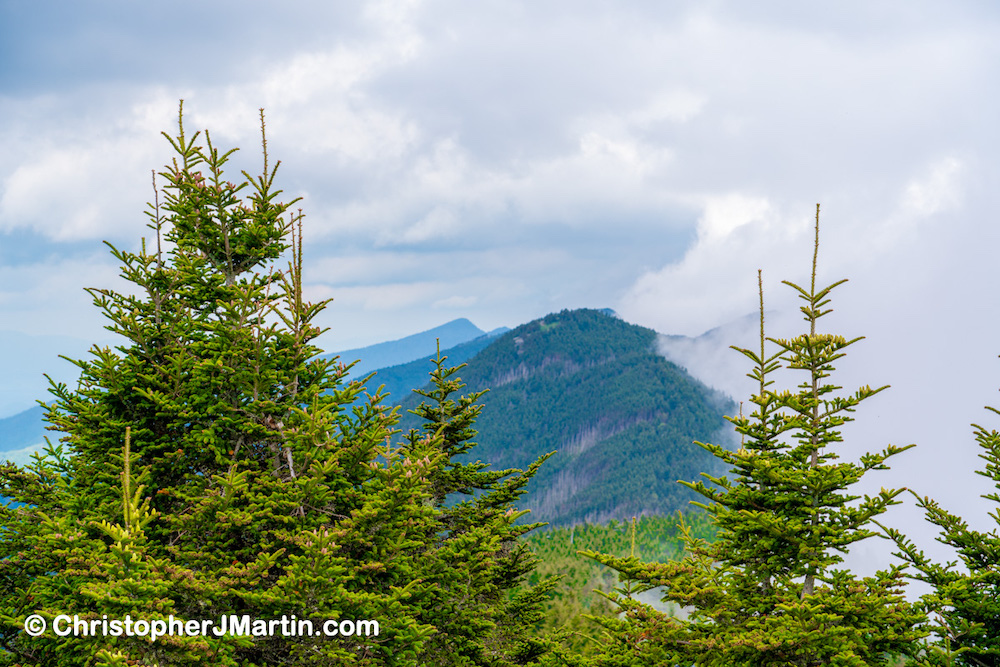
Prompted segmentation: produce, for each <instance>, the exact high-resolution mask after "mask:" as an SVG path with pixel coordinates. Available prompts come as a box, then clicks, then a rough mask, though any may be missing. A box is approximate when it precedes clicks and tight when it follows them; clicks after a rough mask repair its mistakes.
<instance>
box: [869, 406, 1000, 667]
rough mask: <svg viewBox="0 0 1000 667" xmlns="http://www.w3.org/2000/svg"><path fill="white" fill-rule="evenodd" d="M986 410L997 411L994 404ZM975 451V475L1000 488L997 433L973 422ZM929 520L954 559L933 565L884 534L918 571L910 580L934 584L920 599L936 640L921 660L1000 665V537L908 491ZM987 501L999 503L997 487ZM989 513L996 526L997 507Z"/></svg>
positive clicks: (895, 535) (898, 537)
mask: <svg viewBox="0 0 1000 667" xmlns="http://www.w3.org/2000/svg"><path fill="white" fill-rule="evenodd" d="M986 409H987V410H989V411H991V412H994V413H998V411H997V409H996V408H992V407H989V406H987V408H986ZM972 426H973V428H974V429H975V437H976V443H977V444H978V445H979V447H980V448H981V449H982V450H983V452H982V453H981V454H980V455H979V457H980V458H981V459H983V460H984V461H985V462H986V465H985V467H984V469H983V470H977V471H976V473H977V474H979V475H982V476H984V477H987V478H989V479H990V480H992V481H993V482H994V484H995V487H996V489H997V490H998V491H1000V432H998V431H997V430H996V429H987V428H985V427H983V426H980V425H978V424H973V425H972ZM911 493H913V495H914V496H915V497H916V499H917V504H918V505H919V506H920V507H921V508H922V509H923V510H924V512H925V516H926V518H927V521H929V522H930V523H932V524H934V525H935V526H936V527H937V528H938V530H939V533H938V537H937V540H938V541H939V542H941V543H942V544H946V545H948V546H949V547H951V548H952V549H954V550H955V553H956V555H957V556H958V559H957V560H955V561H951V562H948V563H937V562H934V561H933V560H931V559H930V558H929V557H928V556H927V554H925V553H924V552H923V551H922V550H921V549H919V548H918V547H917V546H916V544H914V543H913V542H912V541H911V540H909V539H908V538H906V537H905V536H904V535H903V534H902V533H900V532H899V531H897V530H894V529H891V528H887V529H886V532H887V534H888V535H889V537H891V538H892V539H893V540H894V541H895V543H896V545H897V546H898V547H899V551H898V552H897V554H896V555H897V556H899V557H900V558H902V559H903V560H904V561H905V562H906V563H908V564H909V565H911V566H912V568H913V569H914V570H916V574H914V575H913V576H914V578H915V579H917V580H920V581H924V582H926V583H928V584H930V585H931V586H932V587H933V590H932V591H931V592H930V593H927V594H925V595H924V596H922V598H921V603H922V605H923V608H924V611H925V612H926V613H927V614H928V616H929V617H930V618H931V619H933V621H934V622H933V623H931V624H930V625H929V627H930V629H931V631H932V632H933V634H934V635H935V637H936V641H935V642H933V643H932V644H930V645H928V646H927V647H926V650H925V652H924V654H923V655H922V656H921V660H920V664H925V665H965V666H968V667H996V666H997V665H1000V569H998V568H1000V535H998V534H997V531H996V530H991V531H989V532H982V531H978V530H973V529H971V528H970V527H969V524H968V522H966V521H965V520H964V519H962V518H961V517H959V516H958V515H956V514H953V513H951V512H949V511H948V510H946V509H944V508H943V507H941V505H940V504H939V503H937V502H936V501H934V500H932V499H931V498H929V497H926V496H925V497H920V496H918V495H917V494H916V493H914V492H912V491H911ZM983 498H985V499H986V500H989V501H991V502H992V503H996V504H1000V494H998V493H997V492H996V491H994V492H992V493H988V494H985V495H984V496H983ZM990 517H991V518H992V519H993V520H994V521H995V522H996V523H998V524H1000V511H998V510H993V511H992V512H990Z"/></svg>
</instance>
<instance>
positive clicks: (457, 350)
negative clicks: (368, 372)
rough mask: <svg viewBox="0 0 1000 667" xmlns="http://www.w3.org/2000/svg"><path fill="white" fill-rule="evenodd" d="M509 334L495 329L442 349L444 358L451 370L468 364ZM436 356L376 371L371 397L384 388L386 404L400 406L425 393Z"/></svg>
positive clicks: (370, 390)
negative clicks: (416, 392)
mask: <svg viewBox="0 0 1000 667" xmlns="http://www.w3.org/2000/svg"><path fill="white" fill-rule="evenodd" d="M506 331H509V329H506V328H503V329H494V330H493V331H491V332H489V333H488V334H486V335H485V336H480V337H479V338H475V339H473V340H470V341H467V342H464V343H459V344H458V345H455V346H454V347H450V348H448V349H442V350H441V355H442V356H443V357H447V362H446V363H447V365H448V366H457V365H459V364H463V363H466V362H467V361H469V360H470V359H472V358H473V357H475V356H476V355H477V354H479V352H480V351H481V350H483V349H484V348H486V346H488V345H489V344H490V343H492V342H493V340H494V339H495V338H496V337H497V336H499V335H501V334H503V333H505V332H506ZM435 353H436V350H435ZM434 356H435V354H426V355H424V356H423V357H421V358H420V359H416V360H414V361H411V362H409V363H405V364H399V365H397V366H389V367H388V368H380V369H378V370H376V371H375V375H374V376H373V377H372V378H371V379H370V380H368V382H367V384H366V386H367V387H368V390H369V392H370V393H374V392H375V391H376V390H377V389H378V388H379V386H383V385H384V392H385V393H387V394H388V396H387V397H386V402H387V403H388V404H390V405H399V404H400V403H402V402H403V401H405V400H407V399H408V398H409V397H410V396H411V395H412V393H413V390H414V389H423V388H424V387H426V386H427V385H428V384H430V373H431V371H432V370H434V364H433V363H432V362H431V359H433V358H434Z"/></svg>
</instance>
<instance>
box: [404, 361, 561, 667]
mask: <svg viewBox="0 0 1000 667" xmlns="http://www.w3.org/2000/svg"><path fill="white" fill-rule="evenodd" d="M445 361H447V357H442V356H441V350H440V345H439V346H438V353H437V356H436V357H435V358H434V359H433V360H432V362H433V364H434V369H433V370H432V371H431V374H430V376H431V384H430V387H428V388H427V389H424V390H419V389H418V390H414V391H415V392H416V393H417V394H418V395H420V396H423V397H424V399H425V400H424V401H423V402H422V403H421V404H420V405H419V406H418V407H417V408H416V409H415V410H412V411H411V412H412V413H413V414H415V415H417V416H418V417H420V418H422V419H423V420H424V423H423V426H422V429H421V431H417V430H415V429H413V430H411V431H410V432H409V433H408V434H407V441H408V445H407V446H406V447H404V451H406V450H408V449H410V448H414V449H416V448H418V447H419V446H420V444H421V443H422V442H423V443H430V444H432V445H433V446H434V447H435V449H437V450H438V451H440V452H441V454H442V460H443V461H444V464H443V465H442V466H441V467H439V468H437V469H435V470H434V471H433V472H432V474H431V476H430V491H431V497H432V501H433V504H434V507H435V509H436V510H437V511H438V518H437V521H438V526H437V528H436V531H437V538H436V542H435V548H434V549H433V550H431V551H429V552H428V554H427V556H428V559H427V560H426V561H425V563H427V564H430V563H432V562H434V561H436V564H435V565H431V567H432V568H435V567H440V568H448V567H450V565H449V564H450V563H453V562H473V561H474V562H478V563H479V567H477V568H474V569H469V570H468V571H467V572H466V573H465V576H464V577H463V578H459V579H456V580H455V581H454V582H451V583H450V584H449V585H448V586H444V587H441V588H439V589H438V590H437V591H435V598H436V599H434V601H433V604H432V605H430V606H429V607H427V608H426V613H425V616H423V618H425V619H426V620H427V622H429V623H431V624H432V625H434V626H435V627H444V628H449V630H448V632H446V633H443V634H442V635H440V636H439V638H438V639H436V640H432V641H431V642H430V643H431V645H432V646H434V647H435V648H434V650H435V651H436V653H435V654H434V655H433V660H431V661H430V663H429V664H434V665H441V666H442V667H443V666H445V665H460V664H496V665H504V664H510V665H515V664H516V665H521V664H530V663H531V662H533V661H534V660H535V659H536V658H538V657H539V656H541V655H542V654H543V653H544V652H545V650H546V649H547V646H548V642H547V641H545V640H544V639H540V638H537V637H535V636H534V635H535V633H534V628H535V626H536V625H537V624H538V622H539V620H540V617H541V609H542V605H543V603H544V601H545V599H546V597H547V595H548V594H549V592H550V591H551V590H552V588H553V587H554V586H555V581H554V580H547V581H543V582H541V583H539V584H538V585H535V586H527V585H524V581H525V579H526V577H527V575H529V574H530V573H531V572H532V571H533V569H534V567H535V564H536V561H537V558H536V557H535V556H534V555H533V554H532V553H531V551H530V550H529V549H528V547H527V546H526V545H525V544H524V543H523V542H521V541H519V539H518V538H520V537H521V536H522V535H524V534H525V533H527V532H529V531H531V530H533V529H535V528H537V527H538V526H540V525H541V524H521V525H515V522H516V521H517V520H518V519H519V518H521V517H522V516H524V515H525V514H527V511H520V512H518V511H515V510H514V509H513V502H514V501H515V500H516V499H517V498H518V497H519V496H521V495H522V494H523V493H524V490H525V485H526V484H527V483H528V481H529V480H530V479H531V478H532V477H533V476H534V475H535V473H536V471H537V470H538V468H539V467H540V466H541V465H542V463H543V462H544V461H545V460H546V459H547V458H549V457H550V456H552V454H548V455H546V456H543V457H541V458H539V459H538V460H537V461H535V462H534V463H532V464H531V465H530V466H529V467H528V468H527V469H526V470H524V471H521V470H518V469H509V470H488V467H489V466H488V465H487V464H485V463H483V462H482V461H478V460H477V461H474V462H469V461H468V460H467V459H468V458H469V457H470V454H471V452H472V450H473V449H474V448H475V446H476V443H475V442H473V438H475V437H476V431H475V421H476V418H477V417H478V415H479V413H480V412H481V411H482V409H483V406H482V405H480V404H477V403H476V401H477V400H478V399H479V398H480V397H481V396H482V395H483V394H484V393H485V391H479V392H473V393H471V394H467V395H464V396H459V397H458V399H457V400H455V399H454V398H452V396H453V395H454V394H456V393H458V392H459V391H460V390H461V389H462V388H463V387H464V386H465V385H464V384H463V383H462V381H461V379H460V378H459V377H458V375H457V374H458V372H459V371H460V370H461V369H462V368H463V367H464V366H465V364H461V365H459V366H453V367H446V366H445ZM487 545H488V546H487ZM484 547H486V548H485V553H483V552H484ZM477 551H478V552H480V555H478V556H477V554H476V552H477ZM482 556H485V558H483V557H482ZM459 601H461V602H459ZM484 638H485V639H486V641H485V642H483V641H482V640H483V639H484Z"/></svg>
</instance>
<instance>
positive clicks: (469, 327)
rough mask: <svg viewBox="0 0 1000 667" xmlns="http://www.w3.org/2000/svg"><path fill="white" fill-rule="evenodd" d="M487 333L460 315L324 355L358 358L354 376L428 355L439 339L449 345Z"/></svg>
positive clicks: (347, 360)
mask: <svg viewBox="0 0 1000 667" xmlns="http://www.w3.org/2000/svg"><path fill="white" fill-rule="evenodd" d="M484 335H486V332H485V331H483V330H482V329H480V328H479V327H477V326H476V325H475V324H473V323H472V322H470V321H469V320H467V319H465V318H460V319H457V320H452V321H451V322H448V323H446V324H442V325H441V326H439V327H434V328H433V329H429V330H427V331H421V332H420V333H415V334H413V335H411V336H406V337H404V338H400V339H398V340H392V341H387V342H385V343H377V344H375V345H369V346H368V347H360V348H355V349H351V350H344V351H343V352H335V353H332V354H327V355H323V356H324V357H326V358H329V357H334V356H337V357H340V360H341V361H342V362H344V363H350V362H352V361H355V360H357V361H358V363H357V364H355V366H354V368H352V369H351V376H352V377H359V376H361V375H365V374H367V373H368V372H370V371H373V370H375V369H377V368H387V367H390V366H397V365H399V364H405V363H408V362H410V361H413V360H414V359H419V358H420V357H422V356H425V355H431V354H433V353H434V350H435V349H436V348H437V341H438V340H439V339H440V341H441V348H442V349H447V348H450V347H454V346H455V345H458V344H459V343H465V342H467V341H470V340H473V339H475V338H479V337H480V336H484Z"/></svg>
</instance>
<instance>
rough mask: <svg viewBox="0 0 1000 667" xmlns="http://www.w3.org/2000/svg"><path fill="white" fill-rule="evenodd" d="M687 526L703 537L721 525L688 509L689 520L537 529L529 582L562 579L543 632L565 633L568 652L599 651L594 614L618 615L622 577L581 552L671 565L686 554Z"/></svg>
mask: <svg viewBox="0 0 1000 667" xmlns="http://www.w3.org/2000/svg"><path fill="white" fill-rule="evenodd" d="M685 526H686V527H687V529H688V530H690V531H691V534H692V535H694V536H697V537H699V538H701V539H706V540H712V539H714V537H715V526H714V525H713V524H712V523H711V521H710V519H709V516H708V514H707V513H705V512H700V511H696V512H687V513H685V514H684V515H683V518H682V516H681V514H680V513H677V514H674V515H670V516H659V515H650V516H642V517H638V518H637V519H633V520H632V521H631V522H623V521H615V520H612V521H611V522H609V523H607V524H579V525H575V526H571V527H569V528H553V529H549V530H543V531H536V532H534V533H531V534H530V535H529V536H528V537H527V538H526V540H527V544H528V546H529V547H530V548H531V550H532V551H533V552H534V553H535V554H536V555H537V556H538V560H539V562H538V567H537V568H536V569H535V572H533V573H532V574H531V575H530V576H529V577H528V578H527V580H526V581H527V583H528V584H533V583H540V582H542V581H545V580H546V579H548V578H550V577H558V578H559V579H558V584H557V586H556V587H555V590H554V591H553V594H552V597H551V599H550V600H549V601H547V603H546V608H545V615H544V617H543V620H542V625H541V630H542V631H543V633H544V634H545V635H546V636H555V635H557V634H561V636H562V641H561V648H562V651H563V652H568V653H571V654H573V655H579V656H589V655H593V654H594V653H596V651H597V649H598V647H599V646H601V644H602V643H603V641H604V638H603V636H602V634H601V632H600V630H601V629H600V627H599V626H598V625H597V624H595V623H594V622H593V618H594V617H612V616H614V615H615V614H616V613H617V609H616V608H615V605H613V604H612V603H611V601H610V600H609V599H608V597H607V595H608V594H610V593H612V590H613V589H614V587H615V583H616V577H615V576H614V573H613V572H611V571H610V570H608V568H606V567H604V566H603V565H601V564H600V563H598V562H597V561H595V560H593V559H589V558H583V557H581V556H580V554H579V552H580V551H581V550H585V551H597V552H600V553H604V554H612V555H615V556H622V557H626V556H630V555H634V556H636V557H637V558H641V559H642V560H643V561H652V562H657V563H666V562H668V561H671V560H676V559H679V558H681V557H682V556H683V554H684V539H683V537H684V536H683V532H682V528H683V527H685ZM650 595H651V596H652V595H653V593H650Z"/></svg>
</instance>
